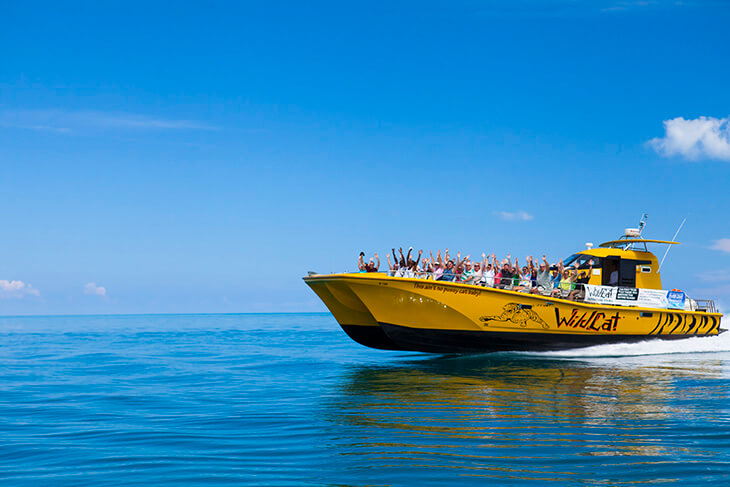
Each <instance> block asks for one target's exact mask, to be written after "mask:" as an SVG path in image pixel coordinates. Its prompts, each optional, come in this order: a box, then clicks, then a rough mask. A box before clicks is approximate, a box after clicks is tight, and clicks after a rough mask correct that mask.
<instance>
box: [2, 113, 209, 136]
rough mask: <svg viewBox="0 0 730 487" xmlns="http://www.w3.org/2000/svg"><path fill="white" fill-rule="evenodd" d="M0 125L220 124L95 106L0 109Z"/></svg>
mask: <svg viewBox="0 0 730 487" xmlns="http://www.w3.org/2000/svg"><path fill="white" fill-rule="evenodd" d="M0 127H6V128H15V129H25V130H36V131H42V132H54V133H57V134H79V133H87V132H93V131H98V130H99V129H115V130H137V131H143V130H147V131H149V130H168V131H169V130H219V127H215V126H212V125H208V124H206V123H203V122H196V121H193V120H174V119H163V118H153V117H149V116H146V115H138V114H132V113H119V112H101V111H94V110H80V111H69V110H2V111H0Z"/></svg>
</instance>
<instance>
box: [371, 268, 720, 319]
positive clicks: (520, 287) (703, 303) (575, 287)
mask: <svg viewBox="0 0 730 487" xmlns="http://www.w3.org/2000/svg"><path fill="white" fill-rule="evenodd" d="M386 274H387V275H389V276H391V277H404V278H412V279H414V278H415V279H426V280H433V281H441V282H456V283H461V284H471V285H475V286H482V287H488V288H495V289H504V290H508V291H517V292H524V293H531V294H537V295H541V296H550V297H553V298H559V299H567V300H570V301H578V302H584V301H585V295H586V293H585V291H586V288H585V285H584V284H582V283H579V282H569V281H559V282H557V283H554V282H551V283H550V286H548V287H547V288H545V287H543V286H540V285H538V284H537V283H536V282H535V281H534V280H532V279H524V278H515V277H490V276H480V275H475V276H473V277H471V278H469V279H464V278H463V275H462V274H451V275H449V274H447V275H446V276H444V275H443V274H436V273H433V272H421V271H403V272H398V271H393V270H389V271H386ZM686 299H687V306H686V307H685V309H686V310H687V311H700V312H705V313H717V307H716V306H715V302H714V301H713V300H711V299H693V298H690V297H689V296H687V298H686Z"/></svg>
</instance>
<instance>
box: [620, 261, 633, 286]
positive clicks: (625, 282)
mask: <svg viewBox="0 0 730 487" xmlns="http://www.w3.org/2000/svg"><path fill="white" fill-rule="evenodd" d="M618 285H619V286H621V287H636V261H635V260H625V259H621V264H620V266H619V271H618Z"/></svg>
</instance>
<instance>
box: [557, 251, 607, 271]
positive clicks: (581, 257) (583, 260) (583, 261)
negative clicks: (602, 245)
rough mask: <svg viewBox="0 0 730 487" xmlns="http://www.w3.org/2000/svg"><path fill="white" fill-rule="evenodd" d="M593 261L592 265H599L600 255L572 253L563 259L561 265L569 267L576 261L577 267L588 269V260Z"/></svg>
mask: <svg viewBox="0 0 730 487" xmlns="http://www.w3.org/2000/svg"><path fill="white" fill-rule="evenodd" d="M591 260H592V261H593V267H601V258H600V257H594V256H592V255H585V254H573V255H571V256H570V257H568V258H567V259H565V260H564V261H563V266H565V267H570V266H572V265H573V264H575V263H576V262H577V263H578V269H588V268H589V267H590V266H591V265H590V263H589V262H590V261H591Z"/></svg>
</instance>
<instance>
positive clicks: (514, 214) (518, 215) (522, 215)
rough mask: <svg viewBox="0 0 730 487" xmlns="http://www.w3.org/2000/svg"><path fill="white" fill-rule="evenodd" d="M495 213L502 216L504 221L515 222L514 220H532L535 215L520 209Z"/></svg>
mask: <svg viewBox="0 0 730 487" xmlns="http://www.w3.org/2000/svg"><path fill="white" fill-rule="evenodd" d="M494 214H495V215H497V216H498V217H499V218H501V219H502V220H504V221H508V222H514V221H530V220H533V219H534V218H535V217H534V216H533V215H531V214H529V213H527V212H526V211H523V210H518V211H495V212H494Z"/></svg>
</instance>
